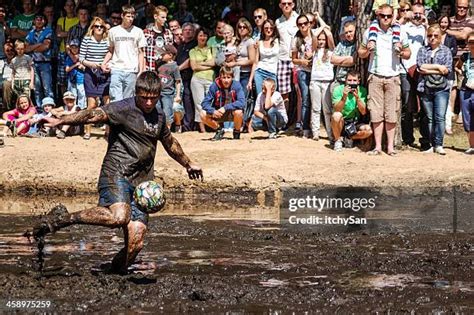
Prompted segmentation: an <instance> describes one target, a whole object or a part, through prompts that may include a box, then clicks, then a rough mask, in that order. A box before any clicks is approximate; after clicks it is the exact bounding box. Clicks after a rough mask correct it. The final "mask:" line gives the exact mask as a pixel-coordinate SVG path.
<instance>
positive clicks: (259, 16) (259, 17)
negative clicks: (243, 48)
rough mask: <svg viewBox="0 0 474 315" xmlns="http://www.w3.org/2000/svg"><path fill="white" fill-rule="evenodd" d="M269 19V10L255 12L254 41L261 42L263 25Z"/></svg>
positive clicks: (261, 9) (259, 9) (258, 9)
mask: <svg viewBox="0 0 474 315" xmlns="http://www.w3.org/2000/svg"><path fill="white" fill-rule="evenodd" d="M266 19H267V10H265V9H263V8H257V9H255V11H253V20H254V22H255V28H254V29H253V33H252V39H253V40H255V41H257V40H260V36H261V35H262V25H263V22H265V20H266Z"/></svg>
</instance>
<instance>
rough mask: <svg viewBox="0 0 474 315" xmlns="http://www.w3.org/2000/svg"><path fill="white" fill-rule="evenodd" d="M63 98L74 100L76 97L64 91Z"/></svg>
mask: <svg viewBox="0 0 474 315" xmlns="http://www.w3.org/2000/svg"><path fill="white" fill-rule="evenodd" d="M63 98H71V99H76V95H74V93H72V92H71V91H66V92H64V94H63Z"/></svg>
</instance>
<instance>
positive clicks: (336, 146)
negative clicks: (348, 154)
mask: <svg viewBox="0 0 474 315" xmlns="http://www.w3.org/2000/svg"><path fill="white" fill-rule="evenodd" d="M334 151H336V152H341V151H342V140H337V141H336V142H334Z"/></svg>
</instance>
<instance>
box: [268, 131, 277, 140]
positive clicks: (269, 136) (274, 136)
mask: <svg viewBox="0 0 474 315" xmlns="http://www.w3.org/2000/svg"><path fill="white" fill-rule="evenodd" d="M276 138H278V136H277V133H276V132H271V133H269V134H268V139H276Z"/></svg>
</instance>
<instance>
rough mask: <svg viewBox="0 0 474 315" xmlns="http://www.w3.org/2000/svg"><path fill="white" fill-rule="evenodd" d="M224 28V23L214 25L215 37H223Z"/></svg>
mask: <svg viewBox="0 0 474 315" xmlns="http://www.w3.org/2000/svg"><path fill="white" fill-rule="evenodd" d="M224 26H225V23H224V22H217V25H216V36H217V37H220V38H222V37H224Z"/></svg>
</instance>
